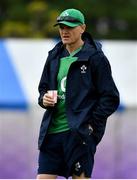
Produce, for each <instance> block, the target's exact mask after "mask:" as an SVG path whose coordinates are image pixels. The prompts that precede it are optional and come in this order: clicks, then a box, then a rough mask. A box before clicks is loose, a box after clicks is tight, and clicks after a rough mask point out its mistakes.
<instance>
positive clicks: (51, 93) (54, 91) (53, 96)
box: [48, 90, 57, 103]
mask: <svg viewBox="0 0 137 180" xmlns="http://www.w3.org/2000/svg"><path fill="white" fill-rule="evenodd" d="M48 94H49V95H50V96H51V97H52V98H53V99H54V102H55V103H57V90H49V91H48Z"/></svg>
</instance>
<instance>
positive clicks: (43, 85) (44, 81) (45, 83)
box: [38, 57, 49, 109]
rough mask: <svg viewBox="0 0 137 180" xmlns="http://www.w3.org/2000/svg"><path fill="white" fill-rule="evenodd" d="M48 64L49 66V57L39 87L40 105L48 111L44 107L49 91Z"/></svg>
mask: <svg viewBox="0 0 137 180" xmlns="http://www.w3.org/2000/svg"><path fill="white" fill-rule="evenodd" d="M48 64H49V57H48V58H47V60H46V63H45V65H44V69H43V72H42V75H41V79H40V82H39V86H38V91H39V98H38V104H39V105H40V106H41V107H42V108H44V109H46V107H45V106H44V105H43V96H44V94H45V93H46V92H47V90H48V89H49V87H48V66H49V65H48Z"/></svg>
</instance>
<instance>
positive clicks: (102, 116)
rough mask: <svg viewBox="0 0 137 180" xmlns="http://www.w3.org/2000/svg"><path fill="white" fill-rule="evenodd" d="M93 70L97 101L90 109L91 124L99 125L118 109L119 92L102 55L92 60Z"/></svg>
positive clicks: (107, 63)
mask: <svg viewBox="0 0 137 180" xmlns="http://www.w3.org/2000/svg"><path fill="white" fill-rule="evenodd" d="M93 69H94V70H93V79H94V86H95V88H96V93H97V96H98V100H97V103H96V104H95V106H94V107H93V109H92V114H91V121H92V122H91V123H92V124H93V125H96V124H98V125H99V124H100V125H101V124H102V123H103V121H105V120H106V119H107V118H108V116H110V115H111V114H112V113H113V112H114V111H116V109H117V108H118V105H119V101H120V100H119V92H118V90H117V87H116V85H115V83H114V80H113V78H112V73H111V67H110V64H109V61H108V60H107V58H106V57H105V55H104V54H103V53H102V54H101V55H98V56H96V58H94V61H93Z"/></svg>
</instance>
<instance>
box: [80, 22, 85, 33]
mask: <svg viewBox="0 0 137 180" xmlns="http://www.w3.org/2000/svg"><path fill="white" fill-rule="evenodd" d="M81 29H82V32H81V33H83V32H84V31H85V30H86V24H82V25H81Z"/></svg>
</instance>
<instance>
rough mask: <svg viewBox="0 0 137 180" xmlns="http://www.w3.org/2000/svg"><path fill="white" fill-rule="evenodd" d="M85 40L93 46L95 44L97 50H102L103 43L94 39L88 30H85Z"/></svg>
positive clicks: (83, 36)
mask: <svg viewBox="0 0 137 180" xmlns="http://www.w3.org/2000/svg"><path fill="white" fill-rule="evenodd" d="M82 39H83V41H85V42H87V43H88V44H90V45H91V46H93V47H94V48H95V49H96V50H100V51H102V45H101V43H100V42H98V41H95V40H93V38H92V36H91V34H90V33H88V32H84V33H83V34H82Z"/></svg>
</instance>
